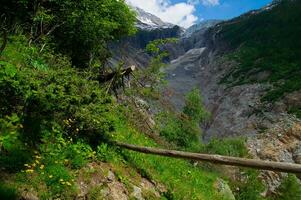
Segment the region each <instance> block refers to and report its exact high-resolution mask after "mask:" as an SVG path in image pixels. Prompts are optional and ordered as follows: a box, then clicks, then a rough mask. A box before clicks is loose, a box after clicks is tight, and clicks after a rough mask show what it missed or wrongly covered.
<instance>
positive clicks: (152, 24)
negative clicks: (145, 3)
mask: <svg viewBox="0 0 301 200" xmlns="http://www.w3.org/2000/svg"><path fill="white" fill-rule="evenodd" d="M133 9H134V10H135V11H136V12H137V27H138V29H143V30H154V29H164V28H172V27H174V26H175V25H174V24H171V23H167V22H163V21H162V20H161V19H160V18H159V17H157V16H155V15H153V14H151V13H148V12H146V11H144V10H142V9H141V8H138V7H133Z"/></svg>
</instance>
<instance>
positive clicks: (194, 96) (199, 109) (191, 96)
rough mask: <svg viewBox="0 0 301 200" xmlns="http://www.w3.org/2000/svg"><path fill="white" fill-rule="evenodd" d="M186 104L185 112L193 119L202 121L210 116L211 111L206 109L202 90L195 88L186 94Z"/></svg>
mask: <svg viewBox="0 0 301 200" xmlns="http://www.w3.org/2000/svg"><path fill="white" fill-rule="evenodd" d="M185 100H186V101H185V106H184V108H183V113H184V114H186V115H187V116H188V117H189V118H190V119H191V120H193V121H195V122H197V123H201V122H204V121H206V120H208V118H209V113H208V111H206V109H205V107H204V105H203V100H202V97H201V94H200V91H199V90H198V89H197V88H195V89H193V90H192V91H190V92H189V93H188V94H187V95H186V99H185Z"/></svg>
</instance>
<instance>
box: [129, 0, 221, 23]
mask: <svg viewBox="0 0 301 200" xmlns="http://www.w3.org/2000/svg"><path fill="white" fill-rule="evenodd" d="M189 1H190V0H189ZM206 1H210V0H206ZM211 1H218V0H211ZM126 2H127V3H129V4H131V5H133V6H136V7H139V8H142V9H143V10H145V11H146V12H149V13H151V14H153V15H156V16H157V17H159V18H161V19H162V20H163V21H165V22H169V23H173V24H177V25H179V26H182V27H184V28H188V27H190V26H191V25H193V24H194V23H195V22H196V21H197V20H198V17H197V16H195V15H194V12H195V5H194V4H191V3H184V2H183V3H177V4H171V3H170V1H169V0H126Z"/></svg>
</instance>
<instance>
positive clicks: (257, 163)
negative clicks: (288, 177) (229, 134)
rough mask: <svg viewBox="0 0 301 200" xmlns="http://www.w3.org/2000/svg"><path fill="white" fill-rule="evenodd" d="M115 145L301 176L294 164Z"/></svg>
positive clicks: (300, 169) (123, 144) (118, 143)
mask: <svg viewBox="0 0 301 200" xmlns="http://www.w3.org/2000/svg"><path fill="white" fill-rule="evenodd" d="M115 144H116V145H117V146H119V147H121V148H125V149H129V150H132V151H137V152H141V153H145V154H153V155H160V156H166V157H173V158H181V159H188V160H197V161H205V162H210V163H214V164H222V165H231V166H239V167H248V168H254V169H262V170H269V171H278V172H287V173H294V174H299V173H300V174H301V165H299V164H293V163H284V162H273V161H263V160H255V159H246V158H236V157H230V156H221V155H210V154H199V153H190V152H183V151H174V150H167V149H158V148H150V147H141V146H135V145H131V144H125V143H120V142H116V143H115Z"/></svg>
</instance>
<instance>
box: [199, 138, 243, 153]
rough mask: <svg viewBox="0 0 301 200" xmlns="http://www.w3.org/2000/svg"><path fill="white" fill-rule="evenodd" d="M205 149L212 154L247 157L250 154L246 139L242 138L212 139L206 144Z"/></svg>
mask: <svg viewBox="0 0 301 200" xmlns="http://www.w3.org/2000/svg"><path fill="white" fill-rule="evenodd" d="M205 151H206V152H208V153H211V154H219V155H226V156H234V157H245V156H247V155H248V151H247V148H246V146H245V141H244V140H243V139H240V138H228V139H211V140H210V142H209V143H208V144H207V145H206V146H205Z"/></svg>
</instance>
